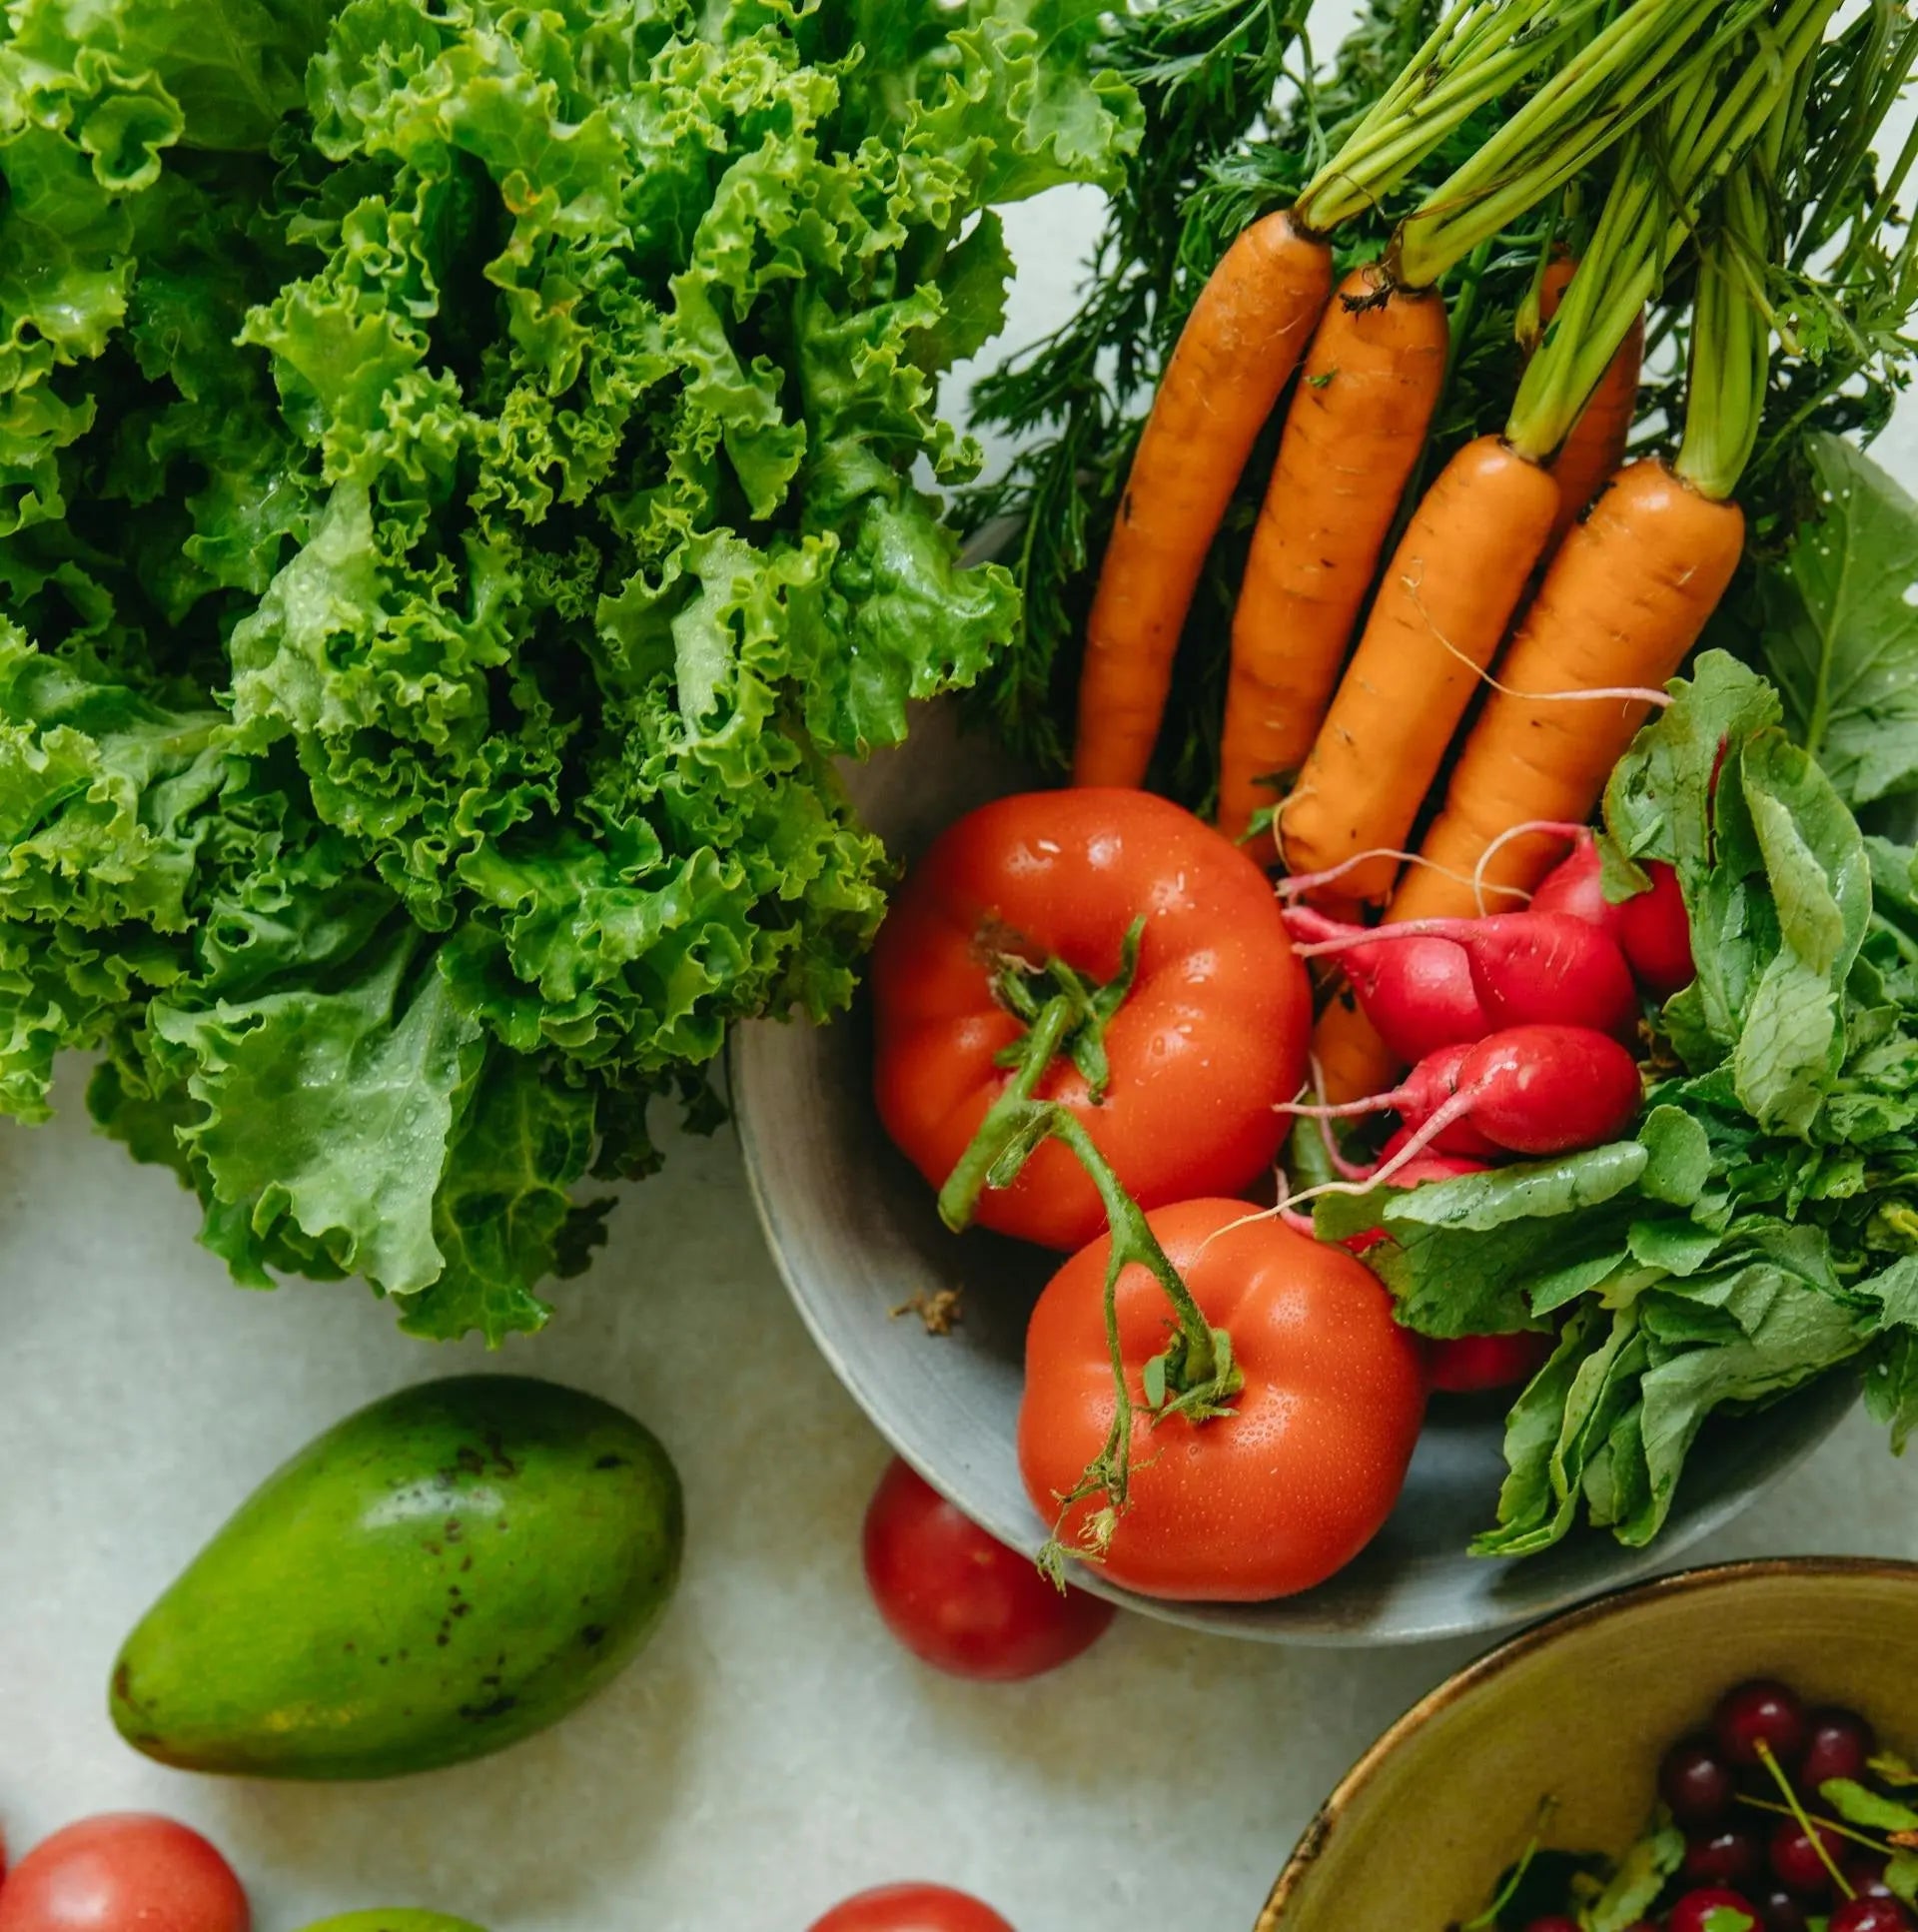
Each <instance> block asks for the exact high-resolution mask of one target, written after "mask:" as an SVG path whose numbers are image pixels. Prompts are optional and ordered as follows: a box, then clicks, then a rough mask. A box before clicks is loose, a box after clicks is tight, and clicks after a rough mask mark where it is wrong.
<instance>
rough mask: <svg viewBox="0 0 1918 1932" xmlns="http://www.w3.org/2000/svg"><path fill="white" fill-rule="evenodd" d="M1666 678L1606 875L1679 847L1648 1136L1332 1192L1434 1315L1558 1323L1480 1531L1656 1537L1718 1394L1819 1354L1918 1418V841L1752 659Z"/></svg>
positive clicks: (1431, 1319)
mask: <svg viewBox="0 0 1918 1932" xmlns="http://www.w3.org/2000/svg"><path fill="white" fill-rule="evenodd" d="M1672 688H1673V692H1674V697H1673V701H1672V703H1671V704H1670V706H1669V708H1668V709H1667V710H1665V711H1664V712H1663V713H1662V715H1661V716H1660V717H1659V718H1658V719H1657V720H1656V722H1654V723H1653V724H1651V725H1649V726H1648V727H1647V728H1646V729H1645V730H1644V731H1643V732H1641V733H1640V735H1639V737H1638V739H1637V741H1636V743H1635V744H1634V745H1633V746H1632V748H1631V750H1630V752H1629V753H1628V754H1627V755H1626V757H1625V758H1624V759H1623V760H1622V761H1621V762H1620V764H1619V766H1618V767H1617V769H1616V770H1615V771H1614V773H1613V775H1612V779H1611V783H1610V786H1609V789H1608V791H1607V795H1606V801H1605V819H1606V838H1605V840H1604V844H1605V846H1606V851H1607V862H1608V864H1609V865H1610V867H1611V868H1612V870H1613V873H1614V875H1623V874H1625V873H1627V872H1628V871H1629V870H1630V868H1631V867H1632V865H1633V864H1634V862H1635V861H1638V860H1643V859H1648V858H1657V859H1662V860H1665V861H1667V862H1668V863H1670V864H1672V865H1673V866H1675V867H1676V868H1677V871H1678V876H1679V880H1680V884H1681V886H1682V888H1683V891H1684V894H1685V900H1686V904H1687V907H1688V908H1689V911H1690V915H1691V926H1692V946H1693V952H1694V954H1695V956H1696V960H1697V965H1698V977H1697V980H1696V981H1695V983H1694V984H1693V985H1692V986H1690V987H1688V988H1687V989H1686V990H1685V991H1684V992H1682V993H1680V994H1679V995H1678V996H1677V997H1676V998H1674V999H1673V1000H1672V1001H1670V1002H1669V1003H1668V1004H1667V1006H1666V1007H1665V1009H1664V1011H1663V1013H1662V1014H1661V1015H1660V1016H1659V1018H1658V1021H1657V1023H1656V1025H1655V1027H1654V1028H1653V1039H1652V1045H1651V1058H1650V1061H1649V1068H1650V1072H1649V1077H1648V1093H1647V1100H1648V1103H1649V1104H1648V1110H1647V1112H1646V1115H1645V1118H1644V1122H1643V1124H1642V1126H1641V1127H1640V1129H1639V1131H1638V1134H1637V1135H1636V1137H1635V1138H1634V1139H1632V1140H1629V1141H1623V1142H1618V1143H1615V1144H1613V1145H1610V1146H1606V1147H1599V1148H1594V1149H1592V1150H1590V1151H1589V1152H1586V1153H1582V1154H1574V1155H1570V1156H1567V1157H1565V1158H1564V1159H1561V1160H1557V1161H1545V1162H1537V1163H1532V1164H1529V1165H1526V1166H1520V1167H1515V1168H1506V1169H1501V1170H1496V1171H1493V1172H1489V1173H1485V1174H1477V1175H1470V1176H1466V1177H1463V1178H1461V1179H1459V1180H1455V1181H1449V1182H1444V1183H1442V1184H1439V1185H1437V1186H1428V1187H1423V1188H1418V1189H1414V1190H1412V1191H1410V1192H1407V1193H1403V1194H1391V1195H1389V1196H1388V1197H1387V1199H1386V1200H1385V1201H1384V1202H1383V1203H1381V1202H1380V1201H1378V1200H1375V1199H1373V1198H1371V1197H1347V1198H1344V1199H1341V1198H1338V1197H1329V1198H1327V1199H1326V1200H1324V1201H1322V1202H1321V1203H1320V1205H1319V1208H1318V1212H1317V1218H1318V1222H1319V1225H1320V1228H1321V1230H1322V1231H1323V1232H1324V1233H1326V1234H1328V1235H1331V1236H1333V1237H1335V1238H1336V1237H1340V1236H1344V1235H1349V1234H1352V1233H1355V1232H1357V1231H1359V1230H1360V1229H1363V1228H1370V1227H1374V1226H1383V1227H1384V1228H1385V1229H1386V1231H1387V1233H1388V1234H1389V1235H1390V1236H1391V1237H1392V1240H1391V1241H1390V1242H1387V1243H1382V1244H1381V1245H1380V1246H1378V1247H1377V1248H1375V1249H1373V1250H1371V1251H1369V1252H1368V1255H1367V1260H1368V1261H1369V1262H1370V1263H1371V1264H1372V1265H1373V1266H1374V1267H1375V1268H1376V1269H1377V1270H1378V1271H1379V1272H1380V1274H1381V1275H1382V1276H1383V1277H1384V1279H1385V1280H1386V1282H1387V1283H1388V1284H1389V1286H1390V1287H1391V1288H1392V1290H1393V1292H1394V1294H1395V1296H1396V1297H1397V1299H1398V1303H1399V1307H1400V1312H1401V1315H1402V1317H1403V1319H1404V1320H1406V1321H1407V1322H1408V1323H1410V1325H1411V1326H1413V1327H1414V1328H1416V1329H1419V1330H1421V1331H1422V1332H1424V1333H1426V1334H1429V1335H1435V1336H1457V1335H1465V1334H1471V1333H1483V1332H1495V1331H1499V1330H1511V1329H1521V1328H1534V1329H1545V1328H1549V1327H1551V1326H1552V1325H1553V1324H1554V1323H1557V1324H1560V1325H1561V1326H1560V1327H1559V1329H1558V1345H1557V1348H1556V1350H1555V1352H1554V1353H1553V1355H1552V1357H1551V1360H1550V1361H1549V1362H1548V1363H1547V1364H1546V1366H1545V1367H1544V1369H1543V1370H1541V1371H1540V1372H1539V1374H1538V1376H1537V1377H1536V1378H1535V1380H1534V1381H1533V1382H1532V1383H1531V1384H1530V1386H1529V1387H1528V1388H1527V1389H1526V1390H1525V1391H1524V1393H1523V1394H1522V1395H1521V1396H1520V1397H1519V1399H1518V1401H1517V1402H1516V1404H1515V1405H1514V1406H1513V1408H1512V1411H1511V1414H1510V1418H1509V1421H1508V1424H1507V1435H1506V1446H1505V1447H1506V1458H1507V1461H1508V1463H1509V1473H1508V1476H1507V1479H1506V1481H1505V1485H1504V1488H1503V1491H1502V1493H1501V1495H1500V1497H1499V1505H1498V1521H1497V1525H1496V1527H1495V1528H1493V1529H1491V1530H1489V1531H1487V1532H1486V1534H1485V1535H1483V1536H1482V1537H1481V1538H1480V1539H1479V1542H1478V1545H1477V1547H1478V1548H1479V1550H1480V1551H1481V1552H1482V1553H1486V1554H1495V1555H1525V1554H1529V1553H1532V1552H1533V1551H1536V1550H1539V1549H1543V1548H1545V1547H1547V1546H1549V1545H1550V1544H1551V1543H1553V1542H1555V1541H1557V1540H1558V1538H1559V1537H1561V1536H1562V1535H1564V1534H1565V1532H1566V1531H1567V1530H1568V1529H1569V1528H1570V1527H1571V1526H1572V1524H1573V1523H1574V1522H1575V1521H1576V1520H1577V1519H1578V1517H1579V1515H1580V1514H1581V1513H1582V1514H1584V1515H1585V1516H1586V1517H1587V1518H1588V1519H1589V1520H1590V1521H1592V1522H1594V1523H1596V1524H1599V1525H1602V1526H1606V1527H1609V1528H1610V1529H1611V1530H1612V1531H1613V1533H1614V1534H1615V1535H1617V1536H1618V1538H1619V1539H1620V1540H1621V1541H1624V1542H1627V1543H1631V1544H1641V1543H1644V1542H1647V1541H1649V1540H1650V1539H1651V1538H1652V1537H1653V1536H1655V1535H1656V1534H1657V1533H1658V1530H1659V1528H1660V1527H1661V1526H1662V1524H1663V1522H1664V1520H1665V1516H1666V1514H1667V1512H1668V1511H1669V1509H1670V1507H1671V1503H1672V1499H1673V1496H1674V1495H1675V1493H1676V1491H1677V1487H1678V1482H1679V1478H1680V1475H1681V1473H1682V1470H1683V1467H1684V1462H1685V1457H1686V1454H1687V1452H1688V1451H1689V1449H1690V1448H1691V1446H1692V1444H1693V1442H1694V1441H1695V1440H1696V1438H1697V1435H1698V1432H1699V1430H1700V1429H1701V1428H1702V1427H1703V1425H1704V1424H1705V1422H1706V1421H1707V1419H1708V1418H1710V1417H1711V1416H1713V1415H1714V1414H1717V1413H1720V1412H1728V1413H1739V1412H1743V1411H1749V1410H1751V1409H1755V1408H1759V1407H1762V1406H1764V1405H1766V1404H1768V1403H1771V1402H1774V1401H1776V1400H1778V1399H1779V1398H1780V1397H1782V1396H1785V1395H1788V1394H1790V1393H1791V1392H1792V1391H1794V1390H1798V1389H1801V1388H1803V1387H1805V1386H1806V1385H1807V1384H1809V1383H1811V1382H1813V1381H1815V1380H1817V1379H1819V1378H1821V1377H1824V1376H1827V1375H1831V1374H1834V1373H1849V1374H1858V1375H1862V1376H1863V1378H1864V1387H1865V1395H1866V1400H1867V1402H1868V1404H1869V1405H1870V1408H1871V1410H1872V1413H1873V1414H1874V1415H1875V1416H1877V1417H1878V1418H1879V1419H1880V1420H1881V1421H1883V1422H1884V1423H1885V1424H1886V1425H1887V1426H1888V1427H1889V1429H1890V1431H1891V1434H1892V1438H1893V1442H1894V1445H1895V1446H1896V1447H1898V1448H1901V1449H1902V1447H1903V1446H1904V1443H1905V1441H1906V1440H1907V1438H1908V1437H1909V1436H1910V1435H1911V1433H1912V1432H1913V1431H1914V1430H1918V852H1914V851H1913V850H1912V849H1910V848H1908V847H1905V846H1900V845H1895V844H1892V843H1891V842H1889V841H1887V840H1884V839H1878V838H1871V837H1868V836H1867V835H1866V834H1865V833H1863V832H1862V831H1860V829H1859V827H1858V824H1857V822H1856V820H1855V819H1854V818H1853V817H1852V815H1851V813H1850V811H1849V810H1848V809H1847V808H1846V806H1845V804H1844V803H1843V801H1842V800H1841V798H1840V797H1839V795H1838V793H1837V791H1836V790H1835V788H1834V787H1833V784H1832V782H1831V780H1830V779H1829V778H1828V777H1827V776H1826V775H1825V773H1824V771H1823V770H1822V769H1821V767H1820V766H1819V765H1818V764H1817V763H1816V762H1815V761H1814V760H1813V759H1812V757H1811V756H1810V755H1809V754H1808V753H1807V752H1806V751H1804V750H1803V749H1802V748H1801V747H1800V746H1798V745H1796V744H1794V743H1793V742H1792V740H1791V738H1790V737H1789V736H1788V735H1787V734H1786V731H1785V729H1784V727H1783V723H1782V706H1781V703H1780V700H1779V697H1778V694H1777V693H1776V692H1775V691H1774V690H1773V688H1772V687H1771V686H1770V685H1769V684H1768V683H1766V682H1765V680H1764V679H1763V678H1761V677H1760V676H1759V675H1757V673H1755V672H1753V671H1752V670H1750V669H1748V668H1747V667H1745V666H1744V665H1742V664H1739V663H1737V662H1736V661H1735V660H1733V659H1732V658H1730V657H1728V656H1725V655H1724V654H1723V653H1720V652H1707V653H1706V654H1705V655H1704V656H1703V657H1701V658H1700V659H1699V661H1698V663H1697V666H1696V669H1695V673H1694V675H1693V676H1692V678H1691V679H1690V680H1689V681H1683V682H1679V683H1676V684H1674V686H1673V687H1672Z"/></svg>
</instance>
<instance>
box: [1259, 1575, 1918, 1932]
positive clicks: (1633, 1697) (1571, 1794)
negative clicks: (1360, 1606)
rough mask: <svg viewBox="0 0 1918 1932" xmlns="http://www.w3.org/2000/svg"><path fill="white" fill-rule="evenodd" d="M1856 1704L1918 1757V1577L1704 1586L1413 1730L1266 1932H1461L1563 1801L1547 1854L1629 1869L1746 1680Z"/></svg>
mask: <svg viewBox="0 0 1918 1932" xmlns="http://www.w3.org/2000/svg"><path fill="white" fill-rule="evenodd" d="M1752 1676H1776V1677H1782V1678H1784V1679H1785V1680H1786V1681H1787V1682H1789V1683H1791V1684H1793V1685H1795V1686H1796V1687H1797V1688H1798V1689H1799V1690H1801V1691H1802V1692H1803V1693H1804V1694H1805V1695H1806V1696H1807V1697H1808V1698H1810V1699H1812V1700H1813V1701H1815V1702H1818V1703H1841V1704H1849V1705H1852V1706H1854V1707H1855V1708H1857V1709H1859V1710H1862V1711H1864V1712H1865V1713H1866V1714H1867V1715H1868V1716H1869V1717H1871V1718H1872V1720H1873V1721H1874V1722H1875V1723H1876V1724H1877V1726H1878V1728H1879V1730H1880V1732H1881V1733H1882V1734H1883V1736H1884V1738H1885V1740H1886V1742H1887V1743H1888V1744H1890V1745H1892V1746H1893V1747H1894V1748H1896V1749H1899V1750H1901V1751H1904V1752H1905V1753H1906V1754H1907V1755H1909V1754H1911V1753H1912V1751H1913V1750H1914V1749H1918V1563H1899V1562H1890V1561H1882V1560H1877V1559H1858V1560H1845V1559H1842V1558H1831V1559H1826V1558H1810V1557H1805V1558H1797V1557H1792V1558H1782V1559H1779V1560H1775V1561H1768V1562H1754V1563H1732V1564H1726V1565H1723V1566H1721V1567H1718V1568H1712V1569H1694V1570H1687V1571H1684V1572H1682V1573H1680V1574H1678V1575H1675V1576H1667V1577H1662V1578H1660V1579H1659V1580H1658V1581H1656V1582H1653V1583H1648V1584H1644V1585H1642V1586H1640V1587H1639V1588H1636V1589H1629V1590H1624V1591H1621V1592H1619V1593H1618V1594H1616V1595H1612V1596H1605V1597H1600V1598H1598V1599H1597V1600H1596V1601H1594V1602H1591V1603H1587V1604H1585V1605H1584V1606H1583V1607H1581V1608H1579V1609H1576V1610H1572V1611H1570V1612H1569V1613H1567V1614H1566V1615H1563V1616H1558V1617H1554V1618H1553V1619H1552V1620H1551V1621H1550V1622H1548V1623H1541V1624H1539V1625H1537V1626H1536V1627H1535V1628H1533V1629H1530V1630H1527V1631H1526V1632H1525V1633H1524V1634H1523V1635H1521V1636H1517V1637H1514V1638H1512V1639H1511V1641H1510V1642H1508V1643H1504V1644H1501V1645H1500V1646H1499V1647H1498V1648H1497V1649H1495V1650H1493V1651H1491V1652H1490V1653H1489V1654H1488V1655H1486V1656H1484V1657H1481V1658H1480V1659H1479V1660H1478V1661H1477V1662H1476V1663H1474V1664H1471V1665H1470V1666H1468V1667H1467V1668H1466V1669H1464V1670H1462V1671H1460V1672H1459V1673H1458V1675H1457V1676H1455V1677H1453V1678H1451V1679H1450V1680H1449V1681H1448V1682H1446V1683H1443V1684H1441V1685H1440V1686H1439V1688H1438V1689H1437V1690H1435V1691H1434V1692H1433V1693H1432V1695H1431V1696H1429V1697H1428V1698H1426V1699H1425V1701H1424V1702H1423V1703H1421V1704H1419V1705H1418V1706H1417V1707H1416V1708H1415V1709H1413V1710H1412V1711H1410V1712H1408V1713H1407V1715H1406V1716H1404V1717H1402V1718H1401V1719H1400V1720H1399V1722H1398V1723H1397V1724H1395V1725H1394V1726H1393V1727H1392V1729H1391V1730H1389V1731H1388V1732H1387V1733H1386V1734H1385V1736H1384V1737H1382V1738H1381V1739H1380V1740H1379V1742H1378V1743H1377V1744H1375V1745H1374V1746H1373V1747H1372V1749H1371V1750H1370V1751H1368V1752H1367V1753H1366V1755H1365V1756H1364V1757H1363V1758H1361V1759H1360V1760H1359V1762H1358V1764H1357V1765H1355V1766H1354V1767H1353V1769H1352V1771H1351V1772H1350V1773H1349V1774H1348V1775H1347V1777H1346V1780H1345V1782H1344V1783H1343V1784H1341V1785H1340V1786H1339V1788H1338V1790H1337V1791H1335V1792H1334V1793H1333V1794H1332V1796H1331V1797H1330V1798H1329V1799H1328V1800H1327V1801H1326V1804H1325V1807H1324V1809H1323V1810H1321V1812H1320V1813H1319V1815H1318V1817H1317V1818H1315V1819H1314V1820H1313V1823H1312V1825H1311V1828H1310V1829H1309V1830H1308V1831H1307V1832H1306V1835H1305V1837H1304V1838H1303V1839H1301V1841H1300V1843H1299V1848H1298V1850H1297V1851H1295V1852H1294V1853H1293V1855H1292V1860H1291V1862H1290V1863H1289V1864H1288V1865H1287V1866H1286V1869H1285V1870H1284V1872H1283V1873H1281V1874H1280V1878H1279V1883H1278V1885H1277V1887H1276V1888H1275V1889H1274V1891H1273V1894H1272V1897H1271V1899H1270V1900H1269V1901H1268V1902H1267V1905H1266V1909H1265V1912H1264V1913H1263V1914H1262V1915H1261V1917H1260V1920H1259V1923H1258V1926H1257V1928H1256V1932H1361V1928H1374V1927H1377V1928H1381V1932H1383V1928H1385V1927H1391V1928H1392V1929H1393V1932H1445V1928H1446V1927H1448V1926H1451V1925H1454V1924H1457V1923H1459V1922H1461V1921H1463V1920H1466V1919H1469V1918H1471V1917H1473V1916H1474V1915H1475V1914H1476V1913H1477V1912H1479V1911H1480V1910H1482V1908H1483V1906H1484V1904H1485V1901H1486V1899H1487V1897H1488V1896H1489V1895H1490V1892H1491V1890H1492V1887H1493V1886H1494V1885H1495V1884H1496V1882H1497V1879H1498V1875H1499V1873H1500V1872H1502V1871H1504V1870H1505V1869H1506V1868H1507V1867H1509V1865H1510V1864H1511V1863H1512V1861H1513V1860H1514V1859H1515V1858H1517V1857H1518V1856H1519V1854H1520V1853H1521V1852H1522V1851H1523V1849H1524V1846H1525V1844H1526V1843H1527V1841H1528V1840H1529V1839H1530V1837H1531V1835H1532V1832H1533V1830H1534V1829H1535V1828H1536V1826H1537V1822H1538V1807H1539V1802H1540V1800H1541V1799H1543V1798H1544V1797H1546V1796H1547V1795H1549V1796H1551V1797H1552V1798H1554V1799H1555V1800H1556V1806H1555V1809H1554V1810H1553V1812H1552V1814H1551V1818H1550V1823H1549V1827H1548V1838H1547V1842H1548V1843H1550V1844H1552V1845H1554V1846H1558V1847H1562V1848H1563V1849H1566V1850H1575V1851H1606V1852H1617V1851H1621V1850H1623V1849H1624V1847H1625V1846H1627V1845H1628V1844H1630V1843H1631V1842H1632V1840H1633V1839H1634V1838H1636V1837H1637V1835H1638V1833H1639V1832H1640V1830H1641V1829H1642V1828H1643V1826H1644V1822H1645V1818H1646V1815H1647V1813H1648V1812H1649V1810H1650V1808H1651V1803H1652V1797H1653V1787H1654V1781H1655V1778H1656V1775H1657V1767H1658V1760H1659V1758H1660V1756H1661V1755H1662V1754H1663V1752H1664V1749H1665V1747H1666V1745H1667V1744H1669V1743H1670V1742H1671V1741H1672V1739H1673V1738H1675V1737H1678V1736H1680V1735H1681V1734H1682V1733H1684V1732H1685V1731H1686V1730H1689V1729H1693V1728H1695V1727H1696V1726H1697V1725H1698V1724H1700V1723H1701V1722H1702V1721H1703V1720H1704V1719H1705V1717H1706V1716H1707V1715H1708V1713H1709V1712H1710V1710H1711V1707H1712V1705H1713V1704H1714V1703H1715V1702H1716V1701H1717V1699H1718V1697H1719V1695H1720V1693H1721V1692H1723V1691H1724V1690H1725V1689H1727V1688H1728V1687H1729V1686H1730V1685H1732V1684H1734V1683H1736V1682H1738V1681H1739V1680H1741V1679H1742V1678H1745V1677H1752Z"/></svg>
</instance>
